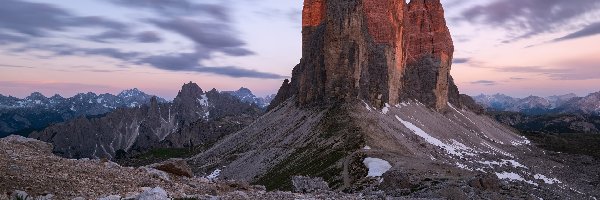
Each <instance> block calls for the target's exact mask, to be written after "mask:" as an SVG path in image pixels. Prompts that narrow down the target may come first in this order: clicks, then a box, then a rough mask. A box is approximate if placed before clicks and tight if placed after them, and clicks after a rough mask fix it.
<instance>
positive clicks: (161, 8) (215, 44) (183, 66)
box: [109, 0, 283, 79]
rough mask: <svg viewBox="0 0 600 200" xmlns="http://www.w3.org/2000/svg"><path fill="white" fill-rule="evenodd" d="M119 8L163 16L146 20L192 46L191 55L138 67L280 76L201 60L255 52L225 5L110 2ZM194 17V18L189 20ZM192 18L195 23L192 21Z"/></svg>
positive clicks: (155, 58)
mask: <svg viewBox="0 0 600 200" xmlns="http://www.w3.org/2000/svg"><path fill="white" fill-rule="evenodd" d="M109 1H111V2H113V3H116V4H119V5H125V6H129V7H138V8H145V9H149V10H153V11H155V12H157V14H161V15H163V16H164V15H166V16H167V17H162V18H160V19H148V20H146V22H148V23H151V24H153V25H155V26H157V27H159V28H161V29H163V30H167V31H171V32H174V33H177V34H179V35H181V36H184V37H185V38H187V39H189V40H190V41H192V42H193V43H194V46H195V48H194V50H193V52H188V53H173V54H170V55H152V56H145V57H142V58H141V59H139V60H138V61H136V63H137V64H148V65H151V66H153V67H156V68H159V69H163V70H169V71H191V72H201V73H212V74H218V75H224V76H229V77H235V78H241V77H248V78H267V79H279V78H283V77H282V76H281V75H277V74H272V73H265V72H258V71H254V70H248V69H244V68H241V67H237V66H221V67H208V66H204V65H202V64H201V63H202V61H205V60H210V59H212V58H213V56H214V54H215V53H223V54H225V55H228V56H235V57H238V56H248V55H253V54H254V52H253V51H251V50H249V49H247V48H246V47H245V46H246V42H244V41H243V40H242V39H240V38H239V36H238V35H237V33H236V32H235V31H234V28H233V26H232V24H231V20H230V19H231V17H230V15H231V13H230V12H231V11H230V9H229V8H228V6H226V2H221V3H220V4H198V3H193V2H190V1H187V0H109ZM190 16H195V17H193V18H192V17H190ZM192 19H194V20H192Z"/></svg>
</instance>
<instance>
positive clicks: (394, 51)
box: [271, 0, 460, 111]
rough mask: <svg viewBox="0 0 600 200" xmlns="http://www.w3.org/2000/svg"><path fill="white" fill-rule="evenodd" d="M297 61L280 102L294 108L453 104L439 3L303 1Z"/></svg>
mask: <svg viewBox="0 0 600 200" xmlns="http://www.w3.org/2000/svg"><path fill="white" fill-rule="evenodd" d="M302 25H303V28H302V36H303V37H302V59H301V60H300V64H298V65H297V66H296V67H295V68H294V70H293V72H292V79H291V81H290V82H289V86H287V85H286V83H284V86H285V87H284V86H282V90H283V89H284V90H285V91H280V94H281V95H277V96H278V97H279V98H280V100H278V101H275V102H274V103H272V105H271V107H276V106H277V105H278V104H279V103H281V102H283V101H284V99H287V98H290V97H292V96H295V98H296V100H297V103H298V104H299V105H300V106H315V105H333V104H336V103H340V102H348V101H356V100H364V101H365V102H367V103H369V104H371V105H373V106H375V107H382V106H383V105H384V104H385V103H389V104H392V105H393V104H396V103H399V102H400V101H403V100H414V99H416V100H419V101H420V102H422V103H424V104H426V105H428V106H430V107H432V108H436V109H437V110H440V111H442V110H444V109H446V107H447V104H448V102H451V103H453V104H456V105H457V106H460V96H459V94H458V88H456V86H455V85H454V83H453V80H452V77H451V76H450V69H451V64H452V63H451V61H452V56H453V51H454V46H453V44H452V38H451V36H450V32H449V30H448V27H446V21H445V19H444V10H443V8H442V5H441V3H440V1H439V0H413V1H411V3H410V4H409V5H408V6H407V5H406V3H405V2H404V1H397V0H305V2H304V10H303V17H302Z"/></svg>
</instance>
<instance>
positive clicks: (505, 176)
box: [496, 172, 538, 186]
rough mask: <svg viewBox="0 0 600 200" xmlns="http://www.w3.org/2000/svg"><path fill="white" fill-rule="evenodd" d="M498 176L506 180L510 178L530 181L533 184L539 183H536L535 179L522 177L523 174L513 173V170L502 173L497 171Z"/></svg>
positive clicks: (510, 179) (511, 179)
mask: <svg viewBox="0 0 600 200" xmlns="http://www.w3.org/2000/svg"><path fill="white" fill-rule="evenodd" d="M496 176H497V177H498V178H499V179H506V180H509V181H523V182H526V183H529V184H531V185H535V186H538V184H537V183H534V182H533V181H528V180H525V179H524V178H523V177H521V175H518V174H516V173H513V172H502V173H497V172H496Z"/></svg>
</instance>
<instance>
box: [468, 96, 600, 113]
mask: <svg viewBox="0 0 600 200" xmlns="http://www.w3.org/2000/svg"><path fill="white" fill-rule="evenodd" d="M473 99H474V100H475V102H477V103H478V104H480V105H481V106H483V107H484V108H486V110H488V111H509V112H519V113H523V114H527V115H541V114H585V115H600V92H596V93H592V94H589V95H587V96H585V97H578V96H577V95H575V94H565V95H557V96H549V97H539V96H529V97H525V98H515V97H510V96H507V95H504V94H495V95H485V94H481V95H478V96H473Z"/></svg>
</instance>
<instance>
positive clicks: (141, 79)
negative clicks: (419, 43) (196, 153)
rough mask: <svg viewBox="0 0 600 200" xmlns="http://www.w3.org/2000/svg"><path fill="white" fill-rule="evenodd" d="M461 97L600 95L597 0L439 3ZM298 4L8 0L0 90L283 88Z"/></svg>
mask: <svg viewBox="0 0 600 200" xmlns="http://www.w3.org/2000/svg"><path fill="white" fill-rule="evenodd" d="M442 3H443V4H444V7H445V11H446V13H445V14H446V20H447V22H448V27H449V28H450V31H451V33H452V37H453V40H454V45H455V53H454V64H453V66H452V72H451V73H452V75H453V77H454V80H455V82H456V83H457V85H458V87H459V89H460V91H461V93H465V94H470V95H477V94H481V93H486V94H495V93H504V94H508V95H512V96H516V97H524V96H529V95H538V96H549V95H555V94H566V93H576V94H578V95H586V94H588V93H591V92H596V91H600V87H598V86H599V85H600V51H598V49H597V48H598V44H600V1H597V0H577V1H565V0H477V1H474V0H473V1H466V0H442ZM301 9H302V0H285V1H282V0H86V1H81V0H59V1H57V0H3V5H2V6H1V7H0V94H3V95H12V96H16V97H25V96H28V95H29V94H30V93H32V92H34V91H39V92H41V93H42V94H44V95H46V96H51V95H53V94H56V93H58V94H60V95H63V96H66V97H69V96H72V95H74V94H76V93H79V92H88V91H91V92H96V93H113V94H114V93H118V92H120V91H121V90H125V89H130V88H139V89H141V90H143V91H145V92H147V93H150V94H155V95H158V96H161V97H164V98H167V99H172V98H173V97H174V96H175V95H176V94H177V92H178V90H179V88H180V87H181V85H182V84H183V83H186V82H189V81H193V82H196V83H198V84H199V85H200V86H201V87H202V88H203V89H204V90H210V89H212V88H216V89H218V90H222V91H223V90H236V89H238V88H240V87H242V86H243V87H247V88H250V89H251V90H252V91H253V92H254V93H255V94H257V95H259V96H264V95H268V94H273V93H276V92H277V89H278V88H279V86H281V83H282V81H283V79H285V78H289V76H290V75H291V71H292V69H293V67H294V66H295V65H296V64H297V63H298V62H299V60H300V57H301Z"/></svg>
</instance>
